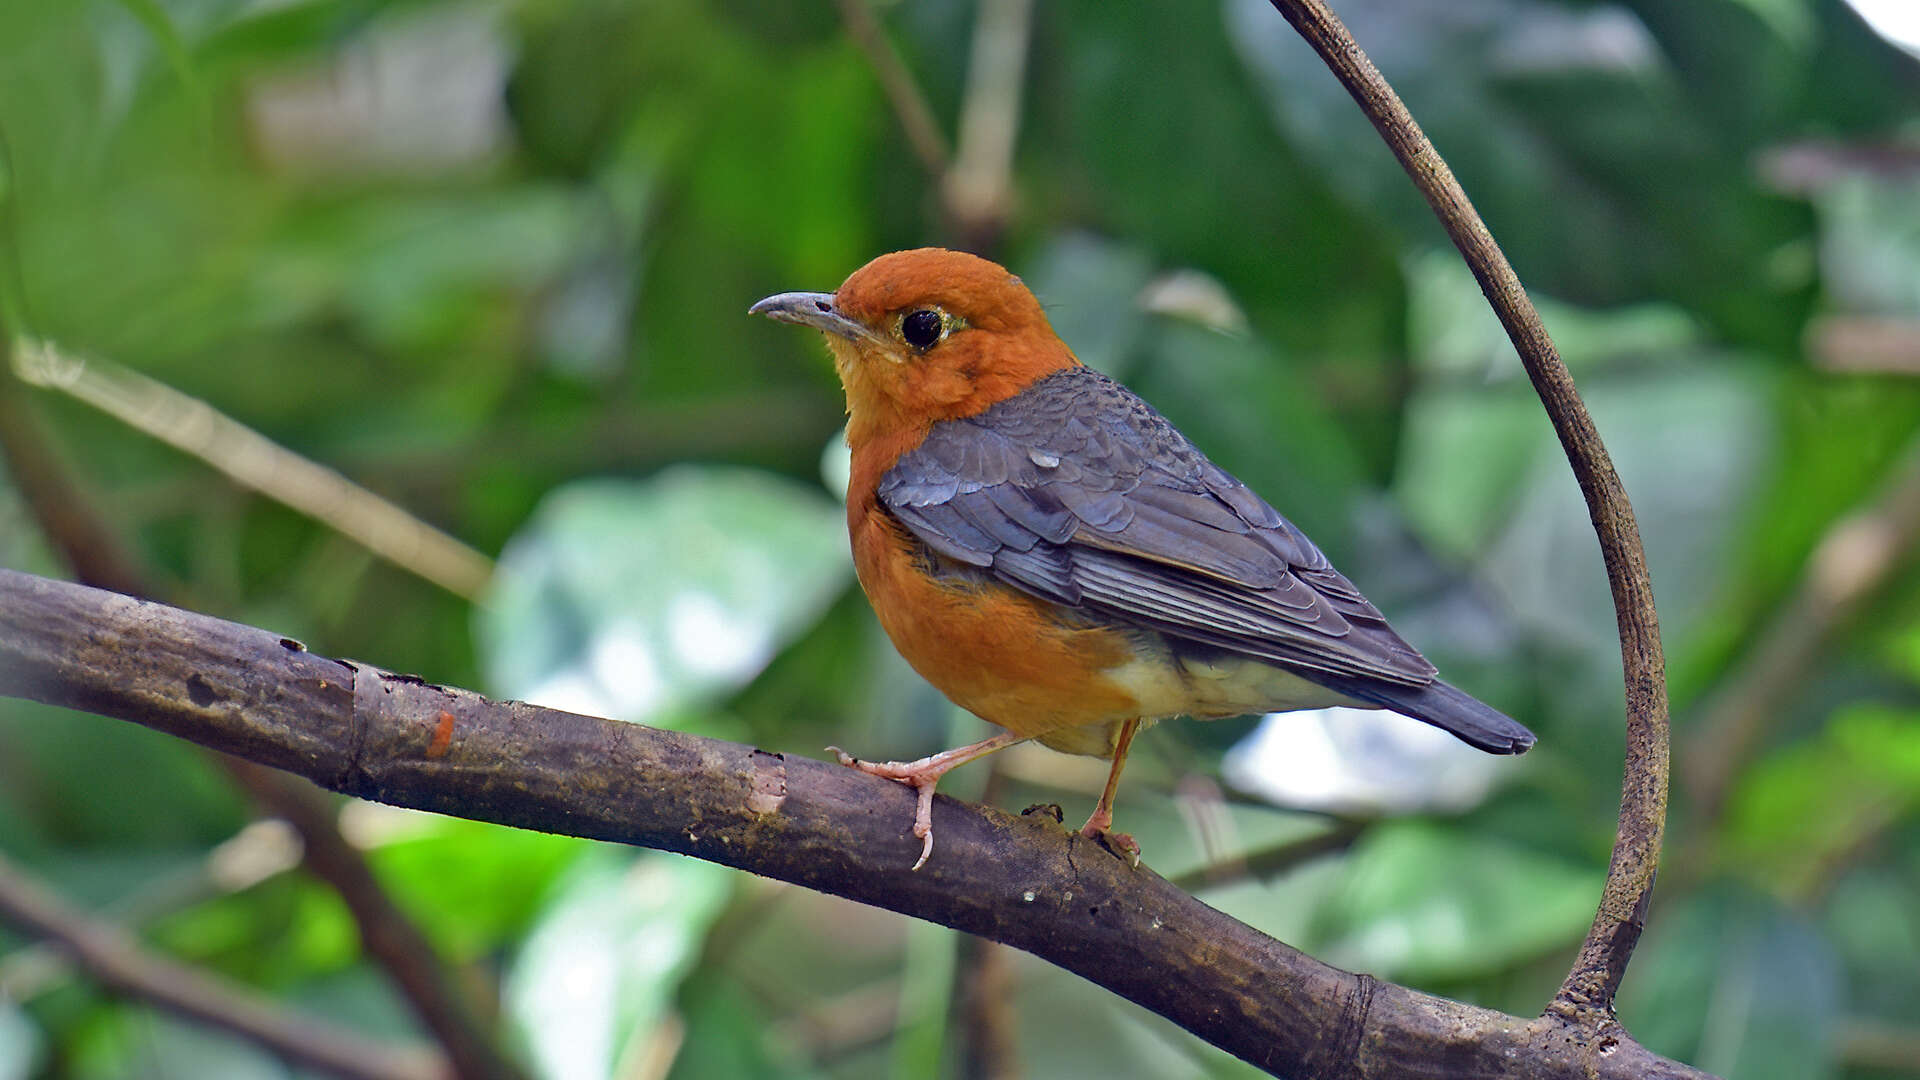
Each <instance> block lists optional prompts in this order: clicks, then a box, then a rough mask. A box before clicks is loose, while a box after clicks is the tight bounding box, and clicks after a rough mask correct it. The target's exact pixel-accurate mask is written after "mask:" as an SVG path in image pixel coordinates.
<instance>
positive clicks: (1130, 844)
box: [1080, 720, 1140, 866]
mask: <svg viewBox="0 0 1920 1080" xmlns="http://www.w3.org/2000/svg"><path fill="white" fill-rule="evenodd" d="M1139 731H1140V721H1138V720H1129V721H1127V722H1126V723H1124V724H1121V725H1120V736H1119V738H1117V739H1115V740H1114V741H1113V768H1111V769H1109V770H1107V786H1106V788H1105V790H1103V791H1101V792H1100V801H1099V803H1097V804H1096V805H1095V806H1094V808H1093V816H1092V817H1090V818H1088V819H1087V823H1086V824H1085V825H1082V826H1080V835H1081V836H1084V837H1086V838H1087V839H1089V840H1092V839H1095V838H1097V837H1101V836H1105V837H1107V839H1108V842H1110V843H1111V844H1112V845H1113V846H1114V847H1115V848H1117V849H1119V850H1120V851H1123V852H1125V853H1127V854H1128V855H1131V856H1132V857H1133V864H1134V865H1135V866H1138V865H1140V845H1139V844H1137V843H1135V842H1134V839H1133V837H1131V836H1128V835H1127V834H1126V833H1110V832H1108V830H1109V829H1111V828H1113V794H1114V792H1115V791H1118V790H1119V788H1120V770H1121V769H1123V768H1125V767H1126V764H1127V750H1128V748H1130V747H1131V746H1132V745H1133V737H1134V735H1136V734H1137V733H1138V732H1139Z"/></svg>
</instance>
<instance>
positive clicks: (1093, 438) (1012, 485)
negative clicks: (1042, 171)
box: [752, 248, 1533, 869]
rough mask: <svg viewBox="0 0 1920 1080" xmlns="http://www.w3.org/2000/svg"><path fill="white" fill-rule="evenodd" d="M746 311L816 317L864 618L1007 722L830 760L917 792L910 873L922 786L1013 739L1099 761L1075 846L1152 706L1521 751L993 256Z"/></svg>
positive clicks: (1162, 711) (1094, 828)
mask: <svg viewBox="0 0 1920 1080" xmlns="http://www.w3.org/2000/svg"><path fill="white" fill-rule="evenodd" d="M752 311H753V313H754V314H759V315H766V316H768V317H770V318H774V319H779V320H781V321H783V322H792V323H799V324H801V325H803V326H811V327H814V328H816V329H818V330H821V331H823V332H824V333H825V335H826V339H827V344H828V345H829V346H830V347H831V348H832V350H833V359H834V366H835V367H836V368H837V369H838V371H839V374H840V381H841V383H842V384H843V385H844V386H845V387H846V392H847V413H848V424H847V442H848V445H849V446H851V447H852V450H853V471H852V479H851V482H850V484H849V486H848V490H847V529H848V532H849V533H850V534H851V536H852V540H853V561H854V567H855V569H856V571H857V572H858V574H859V577H860V584H861V586H862V587H864V588H865V589H866V592H867V597H868V599H870V600H871V601H872V602H873V609H874V612H875V613H876V614H877V615H878V616H879V617H880V625H881V626H883V627H885V628H886V631H887V634H888V636H889V637H891V638H892V639H893V643H894V645H895V646H896V647H897V648H899V650H900V652H901V654H902V655H904V656H905V657H906V658H907V662H908V663H910V664H912V665H913V667H914V670H916V671H918V672H919V673H920V674H921V675H923V676H925V677H926V679H927V681H928V682H931V683H932V684H933V685H934V686H936V687H939V688H940V690H941V691H942V692H944V693H945V694H946V695H947V696H948V697H949V698H952V699H953V700H954V702H955V703H957V704H959V705H960V706H961V707H962V708H964V709H966V710H968V711H969V712H971V713H973V714H974V715H976V716H978V717H980V718H981V719H983V720H987V721H989V722H991V723H994V724H997V725H999V726H1000V727H1002V728H1005V729H1006V731H1005V733H1004V734H1000V735H996V736H994V737H993V738H990V739H986V740H984V741H982V742H978V743H974V744H972V745H970V746H963V747H959V748H956V749H953V750H948V751H945V752H944V753H939V754H935V755H933V756H931V757H926V758H922V759H920V760H919V761H912V762H898V761H895V762H870V761H860V760H858V759H855V758H853V757H852V756H850V755H848V754H846V753H844V752H841V751H838V750H836V751H835V753H836V754H838V755H839V757H840V760H841V761H842V762H843V763H845V764H848V765H852V766H854V767H856V768H859V769H862V770H864V771H867V772H871V773H874V774H876V775H879V776H885V777H889V778H891V779H894V780H898V781H900V782H902V783H905V784H908V785H910V786H912V787H914V788H915V789H916V790H917V791H918V793H919V799H920V801H919V809H918V813H917V814H916V815H915V818H914V824H913V833H914V835H915V836H917V837H920V838H921V840H922V846H921V853H920V861H919V862H918V863H915V864H914V866H915V868H916V869H917V868H918V867H919V866H920V865H921V864H923V863H925V862H926V859H927V856H928V855H929V854H931V853H932V851H933V821H932V802H933V789H934V785H935V784H936V783H937V782H938V781H939V779H940V777H941V776H943V775H945V773H946V772H947V770H949V769H952V768H953V767H955V766H957V765H961V764H964V763H965V762H968V761H972V760H974V759H975V758H978V757H982V756H984V755H986V754H989V753H992V752H993V751H995V750H999V749H1002V748H1004V747H1007V746H1010V745H1013V744H1014V743H1018V742H1022V741H1025V740H1027V739H1038V740H1039V741H1040V743H1041V744H1042V745H1044V746H1048V747H1051V748H1053V749H1055V750H1061V751H1065V752H1067V753H1072V754H1089V755H1093V756H1096V757H1108V758H1111V759H1112V760H1113V768H1112V770H1111V772H1110V773H1109V774H1108V777H1107V783H1106V790H1105V791H1104V792H1102V794H1101V796H1100V801H1099V804H1098V805H1097V807H1096V808H1095V810H1094V812H1093V816H1092V817H1091V818H1089V819H1088V820H1087V824H1086V826H1085V828H1083V829H1082V830H1081V832H1082V834H1083V835H1086V836H1088V837H1095V836H1100V835H1103V834H1105V833H1106V831H1107V829H1108V827H1109V826H1110V825H1111V824H1112V822H1113V793H1114V787H1115V785H1116V784H1117V783H1118V782H1119V779H1120V769H1121V767H1122V765H1124V764H1125V762H1126V756H1127V747H1128V745H1129V744H1130V743H1131V742H1132V740H1133V737H1134V734H1135V733H1136V732H1137V731H1138V730H1139V729H1140V727H1141V725H1142V724H1143V723H1150V722H1152V721H1155V720H1158V719H1161V718H1164V717H1173V716H1194V717H1201V718H1207V717H1225V716H1238V715H1241V714H1244V713H1254V712H1272V711H1281V710H1288V709H1313V708H1323V707H1326V706H1330V705H1347V706H1358V707H1361V708H1383V709H1392V710H1393V711H1395V712H1399V713H1404V714H1405V715H1407V716H1411V717H1414V718H1416V719H1419V720H1424V721H1426V722H1427V723H1429V724H1432V725H1434V726H1436V727H1439V728H1442V729H1444V730H1446V731H1449V732H1452V733H1453V734H1454V735H1456V736H1458V737H1459V738H1460V739H1462V740H1464V741H1466V742H1468V743H1470V744H1472V745H1474V746H1477V747H1479V748H1480V749H1482V750H1485V751H1488V752H1489V753H1495V754H1517V753H1520V752H1522V751H1524V750H1526V749H1527V748H1528V747H1530V746H1532V745H1533V733H1532V732H1530V731H1528V730H1527V729H1526V728H1524V727H1522V726H1520V725H1519V724H1517V723H1515V722H1514V721H1513V720H1511V719H1509V718H1508V717H1507V716H1505V715H1503V714H1502V713H1500V712H1498V711H1497V710H1495V709H1493V708H1492V707H1490V706H1488V705H1485V704H1483V703H1481V702H1479V701H1477V700H1475V699H1474V698H1472V697H1469V696H1468V695H1467V694H1465V693H1462V692H1461V691H1459V690H1457V689H1455V688H1454V687H1452V686H1449V685H1448V684H1446V683H1444V682H1442V681H1440V679H1439V678H1438V677H1437V673H1436V672H1435V670H1434V667H1433V665H1432V664H1430V663H1428V662H1427V659H1426V658H1425V657H1423V656H1421V655H1420V654H1419V653H1418V652H1417V651H1415V650H1414V648H1413V646H1411V645H1409V644H1407V643H1406V642H1405V641H1403V640H1401V638H1400V636H1399V635H1398V634H1396V633H1394V631H1393V629H1392V628H1391V627H1389V626H1388V625H1387V622H1386V619H1385V618H1384V617H1382V616H1381V614H1380V612H1379V610H1378V609H1376V608H1375V607H1374V606H1373V605H1372V604H1370V603H1368V602H1367V599H1366V598H1365V597H1364V596H1361V595H1360V590H1358V589H1356V588H1354V586H1353V583H1352V582H1350V581H1348V580H1347V579H1346V578H1345V577H1344V576H1342V575H1341V574H1340V572H1339V571H1337V570H1335V569H1334V568H1333V567H1332V565H1330V564H1329V563H1328V562H1327V557H1326V556H1325V555H1322V554H1321V553H1320V549H1319V548H1317V547H1315V546H1314V545H1313V542H1312V541H1311V540H1308V539H1307V538H1306V536H1305V535H1304V534H1302V533H1301V532H1300V530H1299V529H1296V528H1294V527H1293V525H1292V524H1291V523H1289V522H1288V521H1287V519H1286V518H1283V517H1281V516H1280V514H1279V513H1278V512H1277V511H1275V510H1274V509H1273V507H1271V506H1268V505H1267V504H1266V502H1265V501H1264V500H1262V499H1261V498H1260V497H1259V496H1258V495H1255V494H1254V493H1253V492H1252V491H1249V490H1248V489H1247V487H1246V485H1245V484H1242V483H1241V482H1240V481H1238V480H1236V479H1234V478H1233V477H1232V476H1230V475H1228V473H1227V472H1226V471H1225V470H1224V469H1222V468H1220V467H1219V466H1218V465H1215V464H1214V463H1213V462H1211V461H1209V460H1208V459H1207V457H1206V455H1205V454H1202V453H1201V452H1200V451H1199V450H1198V449H1196V448H1195V447H1194V445H1193V444H1192V443H1191V442H1188V441H1187V438H1186V436H1184V435H1182V434H1180V432H1179V431H1177V430H1175V429H1174V427H1173V425H1172V424H1169V423H1168V422H1167V421H1166V420H1165V419H1164V418H1162V417H1161V416H1160V414H1159V413H1157V412H1155V411H1154V410H1153V408H1152V407H1151V406H1149V405H1148V404H1147V403H1146V402H1144V401H1142V400H1141V399H1140V398H1138V397H1136V396H1135V395H1134V394H1133V393H1132V392H1131V391H1129V390H1127V389H1126V388H1125V387H1123V386H1121V385H1120V384H1118V383H1116V382H1114V381H1113V380H1112V379H1109V378H1108V377H1106V376H1105V375H1102V374H1101V373H1099V372H1097V371H1095V370H1093V369H1092V368H1089V367H1086V366H1084V365H1082V364H1081V363H1080V361H1079V360H1078V359H1076V358H1075V357H1074V355H1073V351H1072V350H1071V349H1069V348H1067V346H1066V344H1065V343H1064V342H1062V341H1061V340H1060V338H1059V337H1058V336H1056V335H1055V334H1054V332H1053V327H1052V326H1051V325H1049V324H1048V322H1047V316H1046V313H1045V312H1043V311H1042V310H1041V309H1040V304H1039V302H1038V301H1036V300H1035V299H1034V298H1033V294H1032V293H1031V292H1028V291H1027V288H1026V286H1025V285H1023V284H1021V282H1020V279H1019V278H1017V277H1015V276H1013V275H1012V274H1010V273H1008V272H1007V271H1006V270H1005V269H1004V268H1002V267H1000V266H998V265H996V264H994V263H991V262H988V261H987V260H985V259H981V258H978V257H975V256H973V255H967V254H963V253H960V252H955V251H943V250H939V249H934V248H923V249H920V250H916V251H902V252H896V253H894V254H891V255H882V256H881V257H879V258H877V259H875V260H873V261H872V262H870V263H868V264H867V265H865V266H863V267H861V268H860V269H859V270H856V271H855V272H854V273H853V275H852V276H851V277H849V278H847V280H846V281H845V282H844V283H843V284H842V285H841V286H840V288H839V290H838V291H837V292H834V293H808V292H792V293H781V294H780V295H778V296H770V297H767V298H766V299H765V300H762V301H760V302H759V303H757V304H755V305H753V308H752ZM1115 838H1116V839H1117V840H1119V841H1120V842H1121V844H1122V845H1123V846H1127V847H1131V846H1132V845H1131V841H1130V840H1126V839H1125V838H1124V837H1119V836H1117V835H1116V837H1115ZM1135 850H1137V849H1135Z"/></svg>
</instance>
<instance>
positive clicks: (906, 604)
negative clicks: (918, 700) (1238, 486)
mask: <svg viewBox="0 0 1920 1080" xmlns="http://www.w3.org/2000/svg"><path fill="white" fill-rule="evenodd" d="M849 518H850V520H849V525H850V526H851V529H850V531H851V533H852V539H853V561H854V568H855V570H856V571H857V572H858V573H859V576H860V584H861V586H862V587H863V588H865V589H866V592H867V597H868V599H870V600H871V601H872V602H873V609H874V612H875V613H876V614H878V615H879V617H880V625H881V626H882V627H884V628H885V629H886V631H887V636H888V637H891V638H892V639H893V644H894V647H895V648H897V649H899V650H900V654H901V655H902V656H904V657H906V659H907V663H909V664H912V665H913V669H914V670H915V671H918V672H919V673H920V674H921V676H922V677H924V678H925V679H926V680H927V681H928V682H930V683H932V684H933V685H934V686H936V687H938V688H939V689H940V691H941V692H942V693H944V694H946V695H947V696H948V697H949V698H952V699H953V701H954V702H955V703H956V704H958V705H959V706H960V707H961V708H963V709H966V710H967V711H969V712H971V713H973V714H974V715H975V716H978V717H980V718H981V719H983V720H987V721H990V722H992V723H995V724H998V725H1000V726H1001V727H1003V728H1006V729H1007V730H1009V731H1011V732H1014V733H1015V734H1018V735H1027V736H1039V735H1045V734H1046V733H1048V732H1051V731H1059V730H1061V729H1064V728H1074V727H1080V726H1083V725H1090V724H1111V723H1113V722H1115V721H1118V720H1126V719H1131V718H1133V717H1137V716H1139V715H1140V704H1139V702H1137V701H1136V700H1135V698H1134V696H1133V695H1132V694H1131V693H1129V692H1128V691H1127V690H1125V689H1123V688H1122V687H1121V686H1119V685H1118V684H1116V683H1115V682H1113V681H1112V680H1111V679H1109V678H1108V677H1107V676H1106V675H1105V674H1104V673H1105V672H1108V671H1111V670H1113V669H1116V668H1119V667H1121V666H1123V665H1125V664H1126V663H1127V662H1128V661H1129V660H1131V659H1133V656H1134V647H1133V643H1132V640H1131V637H1130V635H1129V634H1128V633H1126V632H1124V631H1119V630H1114V629H1110V628H1107V627H1101V626H1093V625H1088V624H1086V623H1084V622H1077V621H1075V620H1073V619H1072V618H1071V616H1070V615H1069V614H1068V613H1067V612H1065V611H1063V610H1062V609H1060V608H1059V607H1057V606H1055V605H1052V604H1049V603H1047V602H1046V601H1044V600H1039V599H1036V598H1034V597H1031V596H1028V595H1027V594H1025V593H1022V592H1020V591H1018V590H1016V589H1014V588H1012V587H1010V586H1004V585H998V584H995V583H992V582H986V581H980V580H978V579H973V578H968V577H965V576H961V575H957V574H956V575H945V576H942V575H938V574H934V573H930V572H929V569H930V568H929V567H928V566H927V565H926V564H925V561H924V560H925V559H926V558H927V556H924V555H921V554H918V553H917V552H916V545H915V544H914V543H913V542H912V541H911V540H910V538H909V537H908V536H907V535H906V534H905V532H904V531H903V530H902V529H901V527H900V526H899V525H898V524H896V523H895V522H894V521H893V519H892V518H890V517H889V516H888V515H887V513H886V512H885V511H884V510H881V509H880V508H879V507H877V506H872V505H869V506H868V507H866V508H865V510H864V513H862V512H859V511H858V510H856V512H855V513H854V514H850V515H849ZM1081 752H1086V751H1081Z"/></svg>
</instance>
